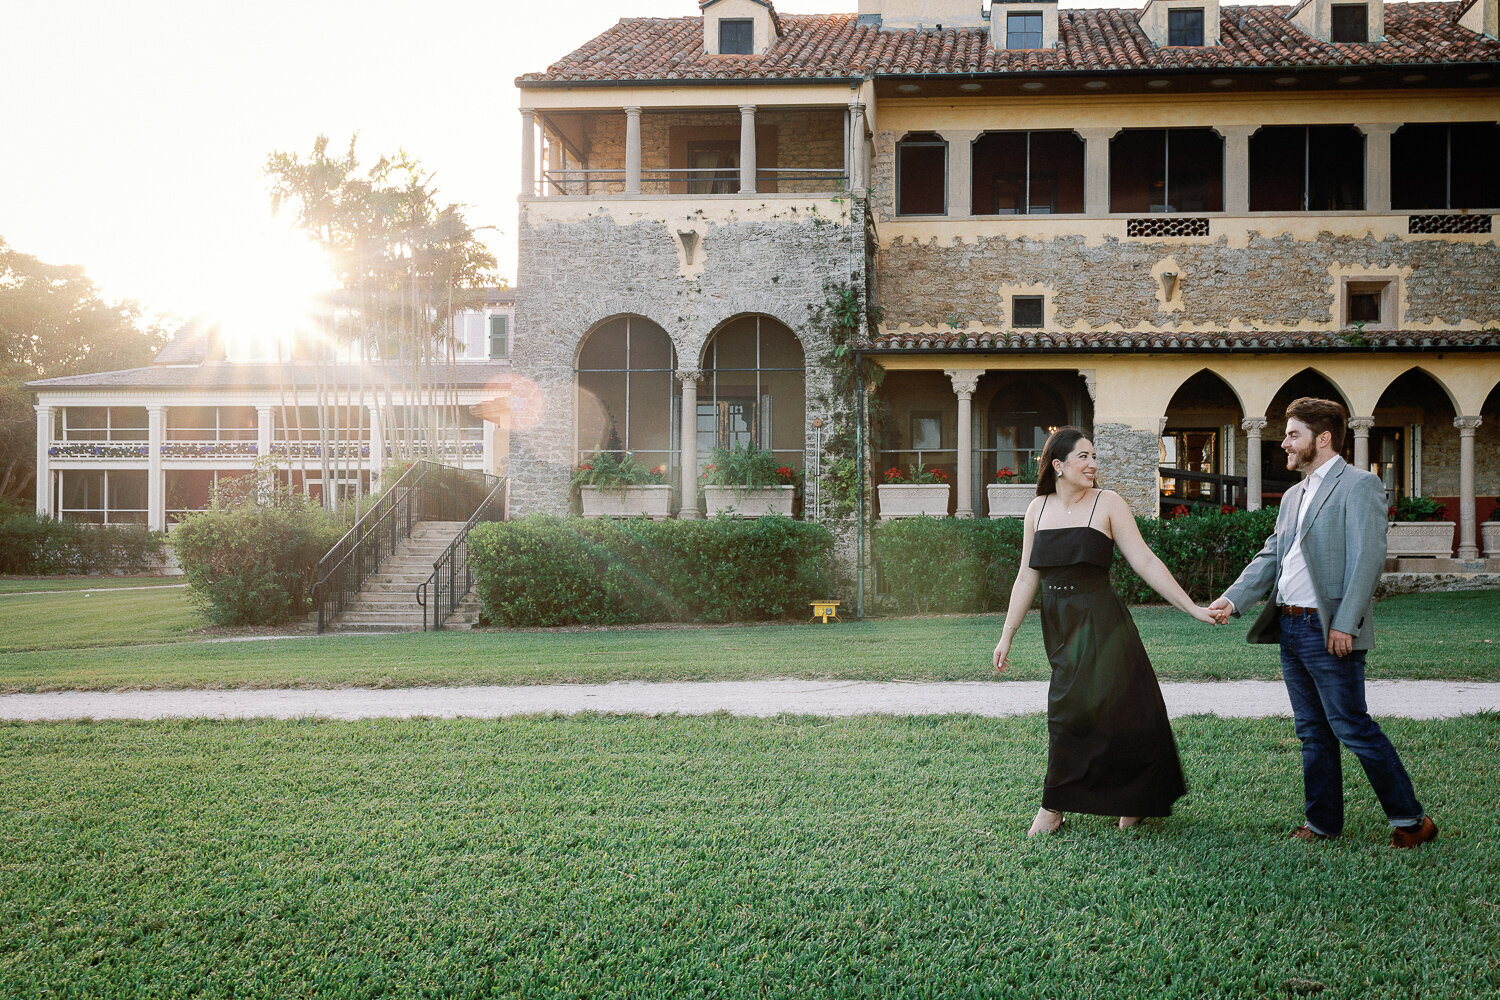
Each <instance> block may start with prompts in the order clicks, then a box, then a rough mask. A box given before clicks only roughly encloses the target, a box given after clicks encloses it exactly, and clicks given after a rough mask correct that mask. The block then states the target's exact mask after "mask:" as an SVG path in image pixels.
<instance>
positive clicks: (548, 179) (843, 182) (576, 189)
mask: <svg viewBox="0 0 1500 1000" xmlns="http://www.w3.org/2000/svg"><path fill="white" fill-rule="evenodd" d="M755 181H756V187H757V188H760V187H761V186H762V184H763V182H773V183H775V184H776V185H778V186H780V185H782V184H792V183H800V182H811V181H816V182H818V184H819V185H820V186H819V187H818V188H817V189H816V190H813V191H800V192H783V193H802V194H814V193H820V192H833V191H839V190H842V189H844V188H846V187H848V183H849V174H848V171H846V170H845V169H844V168H843V167H760V168H758V169H757V170H756V171H755ZM624 185H625V168H623V167H605V168H600V169H585V168H581V167H566V168H560V169H551V170H544V171H543V172H542V187H541V190H539V191H538V192H537V193H538V194H540V193H542V192H543V191H546V192H549V193H553V194H558V195H595V194H622V193H623V189H624ZM674 187H675V188H676V189H675V190H674ZM739 192H740V173H739V169H738V168H735V167H671V168H662V169H656V170H642V171H641V193H642V194H647V195H705V194H739Z"/></svg>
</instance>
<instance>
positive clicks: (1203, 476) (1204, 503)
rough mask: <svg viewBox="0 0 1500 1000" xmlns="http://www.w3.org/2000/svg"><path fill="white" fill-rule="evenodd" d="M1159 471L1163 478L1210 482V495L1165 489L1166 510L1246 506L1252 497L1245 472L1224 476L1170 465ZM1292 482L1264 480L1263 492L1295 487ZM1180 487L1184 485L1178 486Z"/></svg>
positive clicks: (1280, 490) (1163, 494) (1164, 508)
mask: <svg viewBox="0 0 1500 1000" xmlns="http://www.w3.org/2000/svg"><path fill="white" fill-rule="evenodd" d="M1156 471H1157V474H1158V475H1160V476H1161V478H1162V479H1171V480H1174V481H1175V482H1176V483H1184V482H1186V483H1206V484H1208V486H1209V489H1208V495H1207V496H1204V495H1203V494H1202V493H1201V492H1199V493H1188V492H1186V491H1185V490H1184V491H1181V492H1177V491H1176V490H1174V491H1173V492H1170V493H1168V492H1165V491H1163V492H1162V494H1161V498H1160V499H1161V507H1162V512H1163V513H1165V512H1166V511H1167V510H1169V509H1170V508H1172V507H1174V506H1178V505H1181V506H1186V507H1215V508H1217V507H1221V506H1223V505H1225V504H1228V505H1229V506H1232V507H1238V508H1239V509H1240V510H1244V509H1245V507H1246V505H1247V504H1246V502H1247V501H1248V499H1249V490H1248V480H1247V479H1246V478H1245V477H1244V476H1221V475H1218V474H1216V473H1211V472H1194V471H1192V470H1190V469H1174V468H1171V467H1170V466H1166V465H1163V466H1159V467H1158V468H1157V470H1156ZM1291 485H1292V484H1291V483H1290V482H1286V481H1283V480H1280V479H1265V480H1262V481H1261V496H1262V497H1264V496H1266V495H1267V494H1268V493H1270V494H1279V493H1284V492H1286V490H1287V489H1290V488H1291ZM1178 489H1180V487H1178Z"/></svg>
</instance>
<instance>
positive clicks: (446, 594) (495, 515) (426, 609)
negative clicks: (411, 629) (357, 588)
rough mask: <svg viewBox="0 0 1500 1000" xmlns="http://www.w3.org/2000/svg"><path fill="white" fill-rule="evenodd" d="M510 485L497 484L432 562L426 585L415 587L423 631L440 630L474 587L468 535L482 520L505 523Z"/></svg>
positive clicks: (502, 480) (501, 482)
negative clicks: (429, 598) (429, 597)
mask: <svg viewBox="0 0 1500 1000" xmlns="http://www.w3.org/2000/svg"><path fill="white" fill-rule="evenodd" d="M509 485H510V484H509V481H508V480H505V479H501V480H499V481H498V482H496V484H495V487H494V489H492V490H490V492H489V494H488V495H487V496H485V498H484V500H483V501H482V502H481V503H480V504H479V509H478V510H476V511H474V514H473V516H471V517H470V518H469V520H468V521H467V522H465V523H464V526H463V530H462V531H460V532H459V533H458V537H457V538H455V539H453V541H452V542H451V543H450V544H449V545H448V547H447V548H446V549H444V550H443V554H442V555H440V556H438V557H437V559H436V560H434V561H433V564H432V575H431V576H429V577H428V578H427V580H426V582H425V583H421V584H418V585H417V603H418V604H420V605H421V606H422V631H424V632H426V631H429V630H431V631H436V630H438V629H441V628H442V627H443V623H444V622H446V621H447V620H448V619H449V618H450V617H451V616H452V615H453V612H455V611H457V610H458V605H459V602H460V601H462V600H463V599H464V597H465V596H467V595H468V593H469V589H470V588H471V587H473V586H474V571H473V570H472V569H471V568H470V566H469V532H470V531H472V530H473V528H474V525H476V524H478V523H480V522H481V521H503V520H505V512H506V508H507V504H506V496H507V491H508V489H509ZM429 595H431V597H432V603H431V604H430V605H429V604H428V603H427V598H428V596H429Z"/></svg>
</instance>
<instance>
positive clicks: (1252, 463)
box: [1240, 417, 1266, 510]
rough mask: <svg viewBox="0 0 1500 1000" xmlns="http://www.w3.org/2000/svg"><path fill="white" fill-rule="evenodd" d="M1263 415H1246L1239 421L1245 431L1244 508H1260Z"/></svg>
mask: <svg viewBox="0 0 1500 1000" xmlns="http://www.w3.org/2000/svg"><path fill="white" fill-rule="evenodd" d="M1265 427H1266V418H1265V417H1246V418H1245V419H1244V420H1242V421H1240V428H1241V429H1242V430H1243V431H1244V432H1245V509H1246V510H1260V432H1261V431H1263V430H1265Z"/></svg>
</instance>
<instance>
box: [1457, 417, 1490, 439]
mask: <svg viewBox="0 0 1500 1000" xmlns="http://www.w3.org/2000/svg"><path fill="white" fill-rule="evenodd" d="M1482 419H1483V418H1482V417H1454V418H1453V426H1454V427H1457V428H1458V432H1459V433H1460V434H1462V435H1464V436H1465V437H1469V436H1472V435H1473V433H1474V432H1475V431H1477V430H1478V429H1479V424H1480V422H1481V420H1482Z"/></svg>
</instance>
